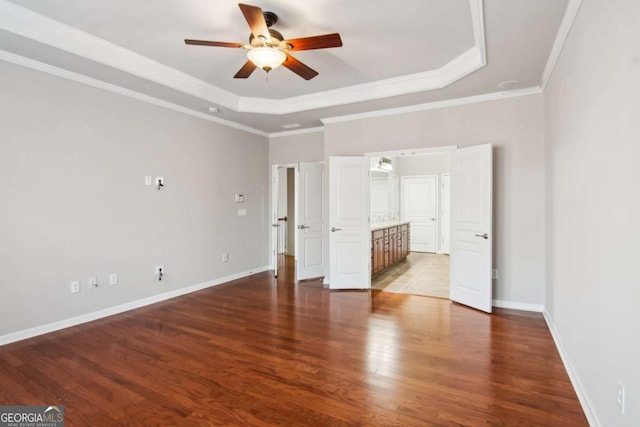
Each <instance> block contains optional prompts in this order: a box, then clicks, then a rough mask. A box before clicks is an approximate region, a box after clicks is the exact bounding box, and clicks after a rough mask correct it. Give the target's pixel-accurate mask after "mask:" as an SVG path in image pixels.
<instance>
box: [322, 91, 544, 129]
mask: <svg viewBox="0 0 640 427" xmlns="http://www.w3.org/2000/svg"><path fill="white" fill-rule="evenodd" d="M541 93H542V89H541V88H540V87H538V86H536V87H529V88H524V89H517V90H510V91H505V92H492V93H486V94H483V95H475V96H468V97H465V98H456V99H447V100H445V101H436V102H428V103H424V104H415V105H409V106H406V107H398V108H388V109H384V110H376V111H368V112H366V113H358V114H349V115H344V116H336V117H327V118H324V119H320V121H321V122H322V124H323V125H328V124H333V123H341V122H351V121H354V120H363V119H371V118H374V117H385V116H395V115H398V114H406V113H414V112H417V111H425V110H436V109H440V108H448V107H457V106H461V105H469V104H477V103H479V102H487V101H498V100H501V99H508V98H516V97H520V96H529V95H538V94H541Z"/></svg>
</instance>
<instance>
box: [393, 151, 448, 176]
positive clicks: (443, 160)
mask: <svg viewBox="0 0 640 427" xmlns="http://www.w3.org/2000/svg"><path fill="white" fill-rule="evenodd" d="M394 163H395V164H396V165H397V169H396V170H394V173H395V174H396V175H398V176H415V175H440V174H443V173H449V171H450V170H451V167H450V162H449V153H448V152H444V153H437V154H426V155H420V156H398V157H397V158H396V160H395V162H394Z"/></svg>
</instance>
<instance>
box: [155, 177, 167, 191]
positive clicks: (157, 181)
mask: <svg viewBox="0 0 640 427" xmlns="http://www.w3.org/2000/svg"><path fill="white" fill-rule="evenodd" d="M153 182H154V183H155V184H156V188H157V189H158V190H159V189H161V188H162V187H164V176H156V179H155V180H154V181H153Z"/></svg>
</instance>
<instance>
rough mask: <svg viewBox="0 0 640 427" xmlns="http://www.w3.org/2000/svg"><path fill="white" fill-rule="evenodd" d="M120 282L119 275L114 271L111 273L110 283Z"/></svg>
mask: <svg viewBox="0 0 640 427" xmlns="http://www.w3.org/2000/svg"><path fill="white" fill-rule="evenodd" d="M117 284H118V275H117V274H115V273H113V274H110V275H109V285H111V286H113V285H117Z"/></svg>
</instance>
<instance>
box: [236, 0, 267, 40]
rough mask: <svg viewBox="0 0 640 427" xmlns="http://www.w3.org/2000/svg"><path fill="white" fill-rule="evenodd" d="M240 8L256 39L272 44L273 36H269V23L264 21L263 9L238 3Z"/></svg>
mask: <svg viewBox="0 0 640 427" xmlns="http://www.w3.org/2000/svg"><path fill="white" fill-rule="evenodd" d="M238 6H240V10H241V11H242V14H243V15H244V18H245V19H246V20H247V23H248V24H249V28H251V32H252V33H253V35H254V37H259V38H261V39H263V40H265V41H269V42H270V41H271V34H269V27H267V22H266V21H265V20H264V15H263V14H262V9H260V8H259V7H256V6H250V5H248V4H244V3H238Z"/></svg>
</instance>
